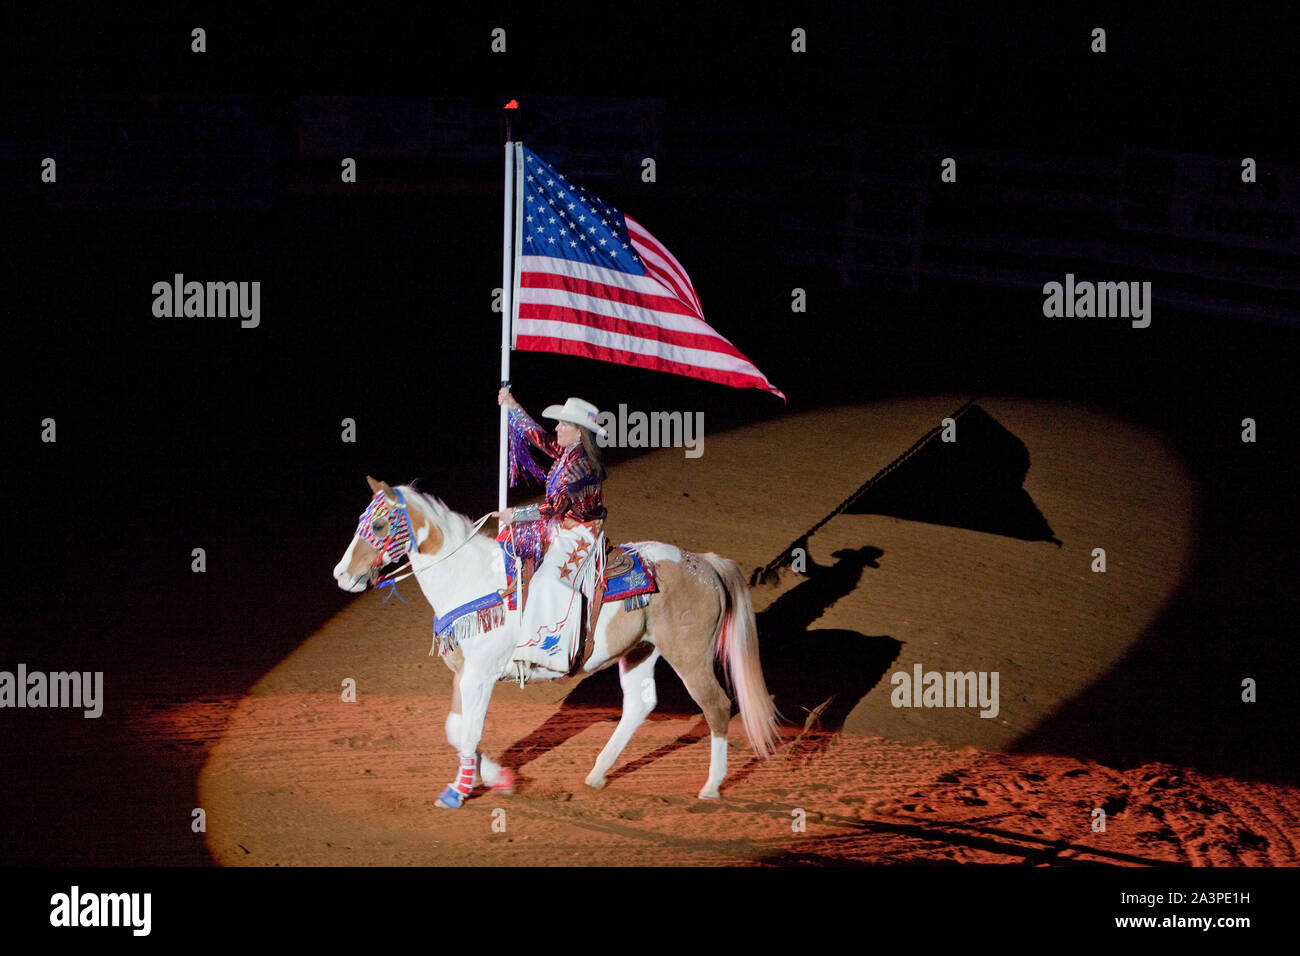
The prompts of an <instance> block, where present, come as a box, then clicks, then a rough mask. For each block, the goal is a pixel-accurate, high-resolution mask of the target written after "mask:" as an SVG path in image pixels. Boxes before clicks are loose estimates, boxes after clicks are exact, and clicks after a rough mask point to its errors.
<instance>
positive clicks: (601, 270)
mask: <svg viewBox="0 0 1300 956" xmlns="http://www.w3.org/2000/svg"><path fill="white" fill-rule="evenodd" d="M520 152H521V154H522V156H523V160H524V166H523V186H524V188H523V202H522V203H521V204H520V206H521V208H520V215H521V216H522V217H523V229H522V235H521V239H520V248H519V250H518V252H517V255H518V256H519V260H518V261H519V297H518V313H517V315H518V318H517V320H516V322H515V348H517V349H524V350H526V351H532V352H562V353H564V354H565V355H578V356H583V357H585V358H594V359H601V360H602V361H606V362H617V363H619V364H622V365H635V366H637V367H639V368H649V369H656V370H658V371H661V372H673V373H675V374H677V375H689V376H691V377H693V378H702V379H707V380H708V381H710V382H720V383H721V384H723V385H732V386H735V387H736V388H762V389H766V390H767V391H769V392H772V393H773V394H775V395H779V396H780V397H781V398H782V400H784V399H785V395H783V394H782V393H781V391H780V390H779V389H777V388H776V387H775V386H774V385H773V384H772V383H771V382H769V381H768V380H767V378H766V376H764V375H763V373H762V372H760V371H759V370H758V369H757V368H755V367H754V365H753V363H752V362H750V361H749V359H747V358H745V356H744V355H742V354H741V353H740V351H739V350H738V349H737V348H736V347H735V346H734V345H732V344H731V343H730V342H729V341H727V339H725V338H723V337H722V336H721V335H719V334H718V333H717V332H715V331H714V330H713V329H711V328H710V327H709V326H708V324H707V323H706V322H705V321H704V311H703V309H702V308H701V306H700V300H699V297H698V296H697V295H696V294H695V289H694V287H693V286H692V285H691V279H690V276H688V275H687V274H686V270H685V269H683V268H682V264H681V263H680V262H678V261H677V260H676V259H675V258H674V257H673V254H672V253H671V252H669V251H668V250H667V249H666V248H665V247H664V246H663V244H662V243H660V242H659V240H658V239H656V238H655V237H654V236H652V235H650V233H649V231H648V230H647V229H646V228H645V227H644V226H642V225H641V224H640V223H639V222H637V221H636V220H635V219H633V218H632V217H631V216H627V215H624V214H623V213H621V212H619V211H618V210H617V209H615V208H613V207H612V206H610V205H608V204H607V203H603V202H601V201H600V199H598V198H597V197H596V196H593V195H592V194H591V193H589V192H587V190H586V189H584V188H583V187H582V186H580V185H578V184H577V183H575V182H572V181H571V180H569V179H566V178H565V177H564V175H563V174H561V173H560V172H559V171H558V170H556V168H555V167H554V166H552V165H551V164H550V163H548V162H547V161H546V160H544V159H542V158H541V157H540V156H538V155H537V154H536V153H534V152H533V151H532V150H530V149H528V148H527V147H526V146H521V147H520Z"/></svg>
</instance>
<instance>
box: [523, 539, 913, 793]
mask: <svg viewBox="0 0 1300 956" xmlns="http://www.w3.org/2000/svg"><path fill="white" fill-rule="evenodd" d="M806 551H807V549H805V553H806ZM883 554H884V552H883V551H881V550H880V549H879V548H875V547H870V546H866V547H859V548H844V549H841V550H839V551H836V552H835V553H834V554H833V555H832V557H833V558H834V559H835V560H834V562H833V563H829V564H825V565H822V564H817V563H816V562H815V561H813V560H812V559H811V557H809V559H808V562H809V563H808V567H807V569H806V571H805V572H803V575H802V576H803V578H804V580H802V581H800V582H799V583H798V584H796V585H795V586H794V587H793V588H791V589H790V590H789V591H787V592H786V593H784V594H782V595H781V596H780V597H778V598H777V599H776V600H774V601H773V602H772V604H771V605H770V606H769V607H768V608H767V609H766V610H764V611H762V612H760V613H758V614H757V615H755V619H756V621H757V625H758V636H759V654H760V658H761V661H762V666H763V676H764V678H765V679H766V682H767V689H768V691H769V692H770V693H771V694H772V696H773V701H774V703H775V705H776V709H777V712H778V714H779V719H780V722H781V726H780V731H781V736H782V739H783V742H784V743H785V744H789V745H790V746H786V747H785V751H786V754H787V755H788V756H793V757H795V758H796V759H799V760H807V759H809V758H810V757H812V756H813V755H815V754H816V753H819V752H821V751H822V750H824V749H825V748H826V746H827V745H828V744H829V742H830V740H831V739H832V738H833V736H834V735H835V734H836V733H838V732H839V731H840V730H841V729H842V728H843V726H844V722H845V720H846V719H847V718H848V716H849V713H850V712H851V711H852V710H853V708H854V707H856V706H857V704H858V702H859V701H861V700H862V698H863V697H864V696H866V694H867V692H868V691H870V690H871V688H872V687H874V686H875V685H876V684H877V683H879V682H880V680H881V679H882V678H883V677H884V675H885V673H886V671H887V670H888V668H889V666H890V665H891V664H892V663H893V662H894V661H895V660H896V659H897V657H898V652H899V649H900V648H901V646H902V645H901V644H900V643H899V642H898V641H896V640H894V639H893V638H890V637H887V636H884V635H867V634H863V633H861V632H858V631H851V630H846V629H827V628H814V627H812V625H813V623H814V622H816V621H817V620H818V619H819V618H820V617H821V616H822V615H823V614H824V613H825V612H826V611H827V610H828V609H829V608H830V607H831V606H832V605H833V604H834V603H835V602H836V601H838V600H839V599H840V598H842V597H844V596H845V595H847V594H849V593H851V592H853V591H854V590H856V589H857V587H858V586H859V584H860V582H861V580H862V576H863V573H864V571H865V570H866V569H867V568H875V567H879V565H878V564H877V559H878V558H880V557H881V556H882V555H883ZM785 573H795V572H792V571H791V572H785ZM718 673H719V680H724V678H723V677H722V674H721V669H720V668H719V671H718ZM655 683H656V693H657V704H656V707H655V710H654V711H653V712H652V713H651V714H650V716H649V717H647V718H646V719H647V720H680V719H681V718H682V717H685V716H691V715H693V714H694V715H700V716H699V719H698V720H697V721H696V723H695V724H694V725H693V726H692V727H691V728H690V730H688V731H687V732H685V733H683V734H682V735H681V736H680V737H678V738H677V739H676V740H674V741H672V742H671V743H668V744H665V745H664V746H662V747H659V748H657V749H656V750H654V751H653V752H651V753H648V754H646V755H644V756H641V757H639V758H637V759H636V760H633V761H631V762H629V763H626V764H623V765H621V766H619V767H617V768H616V769H615V770H613V771H612V772H611V773H610V774H609V775H608V778H609V779H610V780H614V779H616V778H618V777H621V776H625V775H627V774H631V773H635V772H636V771H638V770H640V769H642V768H644V767H646V766H649V765H650V764H653V763H654V762H655V761H657V760H660V759H662V758H663V757H666V756H668V755H669V754H671V753H673V752H675V751H677V750H680V749H681V748H683V747H688V746H690V745H692V744H694V743H697V742H699V741H701V740H703V739H704V738H705V737H707V736H708V734H709V728H708V723H707V722H706V721H705V720H704V717H703V715H702V714H700V708H699V706H698V705H697V704H696V703H695V701H694V700H693V699H692V698H691V696H690V694H689V693H688V692H687V690H686V687H685V685H683V684H682V682H681V679H680V678H678V677H677V674H676V672H674V671H673V669H672V668H671V667H666V666H659V667H656V669H655ZM724 686H725V685H724ZM622 707H623V695H622V689H621V687H620V685H619V682H618V673H617V670H616V668H613V667H611V668H607V669H606V670H604V671H600V672H598V673H596V674H593V675H591V676H590V677H587V678H586V679H584V680H583V681H582V682H581V683H579V684H578V685H577V686H576V687H575V688H574V689H573V690H572V691H571V692H570V693H569V694H568V695H566V696H565V698H564V700H563V702H562V703H561V706H560V709H559V710H558V711H557V712H556V713H555V714H553V715H552V716H551V717H548V718H547V719H546V720H545V721H544V722H543V723H542V724H541V725H540V726H538V727H537V728H536V729H535V730H533V731H532V732H531V733H529V734H528V735H527V736H526V737H523V738H521V739H519V740H517V741H516V742H515V743H513V744H512V745H511V746H510V747H509V748H508V749H507V750H506V751H505V753H503V754H502V755H501V757H500V759H501V761H502V763H503V764H505V765H506V766H510V767H514V768H515V769H516V770H520V769H521V768H522V767H524V766H525V765H526V764H527V763H528V762H529V761H531V760H532V759H534V758H535V757H538V756H540V755H542V754H543V753H546V752H548V751H550V750H552V749H554V748H555V747H558V746H560V745H561V744H563V743H564V742H565V741H567V740H569V739H571V738H573V737H576V736H577V735H579V734H581V733H583V732H584V731H586V730H587V729H589V728H591V727H593V726H595V725H596V724H599V723H604V722H608V721H615V722H616V721H617V720H618V718H619V716H620V715H621V713H622ZM732 713H733V714H735V713H736V705H735V703H734V702H733V704H732ZM592 759H593V761H594V759H595V754H594V753H593V754H592ZM759 763H760V761H759V760H757V759H754V760H751V761H749V762H747V763H746V764H745V765H744V766H742V767H740V768H738V769H736V770H733V771H732V772H731V773H729V774H728V777H727V785H731V784H734V783H736V782H738V781H739V780H742V779H744V777H745V776H747V775H748V774H749V773H751V772H752V771H753V770H754V769H755V768H756V767H757V766H758V765H759ZM527 783H528V777H527V775H526V774H524V773H520V784H521V785H523V786H526V785H527Z"/></svg>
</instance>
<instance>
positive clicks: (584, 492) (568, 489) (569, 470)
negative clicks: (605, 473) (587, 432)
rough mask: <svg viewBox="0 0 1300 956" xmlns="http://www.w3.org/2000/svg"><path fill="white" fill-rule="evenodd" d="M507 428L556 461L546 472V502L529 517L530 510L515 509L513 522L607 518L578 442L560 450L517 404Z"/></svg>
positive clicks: (595, 478)
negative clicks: (515, 520) (538, 519)
mask: <svg viewBox="0 0 1300 956" xmlns="http://www.w3.org/2000/svg"><path fill="white" fill-rule="evenodd" d="M510 429H511V431H514V432H516V433H517V434H521V435H522V436H523V437H524V438H526V439H527V440H528V442H529V443H530V444H532V445H533V446H534V447H536V448H538V449H539V450H541V451H542V452H544V453H545V454H546V455H547V456H549V457H551V458H554V459H555V462H554V463H553V464H552V465H551V468H550V471H548V472H547V473H546V500H545V501H543V502H541V504H540V505H537V506H536V507H537V514H535V515H534V514H531V511H532V509H531V508H527V509H525V508H516V509H515V515H516V519H518V520H525V521H526V520H530V519H534V518H540V519H541V520H542V521H545V522H548V523H550V522H560V521H563V520H564V519H565V518H574V519H576V520H578V521H595V520H598V519H602V518H604V517H605V516H606V514H607V512H606V511H605V499H604V496H603V494H602V493H601V487H600V479H599V478H597V477H596V473H595V472H594V471H592V468H591V462H590V461H588V460H587V453H586V452H585V451H583V448H582V443H581V442H575V443H574V444H572V445H570V446H569V447H568V448H562V447H561V446H560V443H559V442H558V441H556V439H555V436H554V435H551V434H550V433H548V432H547V431H546V429H544V428H543V427H542V426H541V425H539V424H537V422H535V421H534V420H533V419H532V417H531V416H530V415H529V414H528V413H527V412H526V411H524V410H523V409H522V408H521V407H519V406H518V405H512V406H511V407H510Z"/></svg>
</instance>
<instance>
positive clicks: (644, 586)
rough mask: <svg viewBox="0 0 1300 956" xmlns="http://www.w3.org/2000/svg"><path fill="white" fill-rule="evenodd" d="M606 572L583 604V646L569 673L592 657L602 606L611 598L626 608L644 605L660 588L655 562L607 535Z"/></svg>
mask: <svg viewBox="0 0 1300 956" xmlns="http://www.w3.org/2000/svg"><path fill="white" fill-rule="evenodd" d="M603 564H604V568H605V573H604V574H603V575H602V576H601V577H600V579H599V580H597V581H596V589H595V593H594V594H592V596H591V600H590V602H584V604H583V616H584V619H585V621H584V624H583V627H582V649H581V650H580V651H579V652H578V653H577V654H575V655H574V660H573V665H572V666H571V667H570V668H569V676H570V677H572V676H573V675H574V674H577V673H578V671H579V670H580V669H581V668H582V665H583V664H585V663H586V662H587V659H588V658H589V657H591V651H592V648H593V647H594V646H595V643H596V622H597V621H598V620H599V619H600V609H601V608H602V607H604V606H605V604H607V603H608V602H610V601H619V600H621V601H623V607H624V609H625V610H629V611H630V610H632V609H633V608H636V607H645V606H646V604H648V603H649V602H650V597H649V596H650V594H651V593H653V592H655V591H657V590H659V585H658V582H657V581H656V580H655V571H654V564H653V563H652V562H651V561H650V559H649V558H647V557H645V556H644V555H642V554H640V553H638V552H637V551H635V550H633V548H632V547H630V546H628V545H621V544H620V545H612V544H610V543H609V539H608V538H606V539H605V560H604V562H603Z"/></svg>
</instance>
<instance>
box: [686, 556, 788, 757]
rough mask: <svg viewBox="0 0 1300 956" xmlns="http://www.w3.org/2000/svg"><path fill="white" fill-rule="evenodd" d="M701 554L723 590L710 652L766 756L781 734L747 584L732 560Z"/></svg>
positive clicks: (749, 734)
mask: <svg viewBox="0 0 1300 956" xmlns="http://www.w3.org/2000/svg"><path fill="white" fill-rule="evenodd" d="M701 557H702V558H704V560H705V561H707V562H708V563H709V567H711V568H713V570H714V571H715V572H716V573H717V575H718V577H719V578H721V580H722V586H723V590H724V591H725V592H726V605H725V607H724V608H723V612H722V621H721V623H719V625H718V634H717V645H716V647H715V649H714V653H715V654H716V655H717V658H718V660H720V661H722V668H723V671H724V672H725V673H726V675H727V680H728V681H730V682H731V683H732V685H733V686H734V687H735V692H736V702H737V703H738V704H739V705H740V719H741V721H742V722H743V723H744V725H745V736H747V737H748V738H749V744H750V746H751V747H753V748H754V753H756V754H758V756H760V757H770V756H771V755H772V754H773V753H775V752H776V748H777V744H779V743H780V740H781V735H780V733H779V732H778V731H777V720H776V718H777V713H776V705H775V704H774V703H773V702H772V695H771V694H769V693H768V692H767V683H766V681H764V680H763V668H762V665H761V664H760V662H759V657H758V625H757V624H756V623H755V621H754V602H753V601H752V600H751V599H750V596H749V586H748V585H747V584H746V583H745V578H744V576H743V575H742V574H741V573H740V568H739V567H738V566H737V564H736V562H735V561H732V560H731V559H730V558H724V557H721V556H720V555H716V554H713V553H712V552H710V553H708V554H703V555H701Z"/></svg>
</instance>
